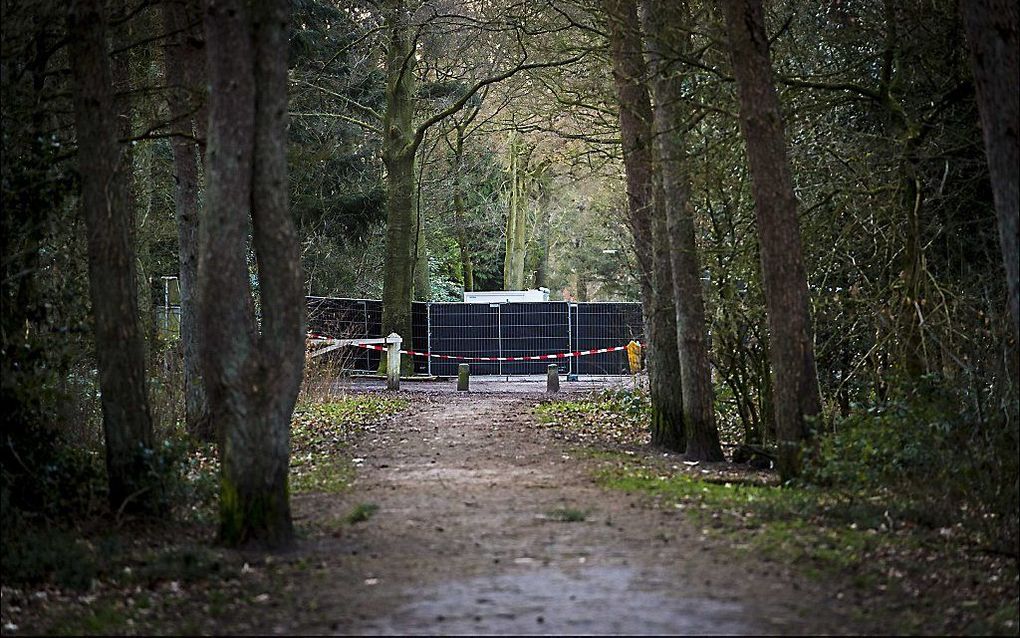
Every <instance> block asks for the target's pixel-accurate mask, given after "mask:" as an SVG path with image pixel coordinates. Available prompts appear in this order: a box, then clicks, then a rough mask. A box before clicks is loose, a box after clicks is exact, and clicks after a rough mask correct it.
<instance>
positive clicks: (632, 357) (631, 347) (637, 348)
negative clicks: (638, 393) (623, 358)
mask: <svg viewBox="0 0 1020 638" xmlns="http://www.w3.org/2000/svg"><path fill="white" fill-rule="evenodd" d="M627 362H628V363H630V373H631V374H637V373H638V372H641V344H640V343H638V342H637V341H631V342H630V343H628V344H627Z"/></svg>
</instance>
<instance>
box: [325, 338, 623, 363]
mask: <svg viewBox="0 0 1020 638" xmlns="http://www.w3.org/2000/svg"><path fill="white" fill-rule="evenodd" d="M308 338H309V339H322V340H323V341H330V340H331V339H330V338H329V337H324V336H322V335H317V334H309V335H308ZM351 345H353V346H357V347H359V348H366V349H368V350H385V349H386V346H385V345H383V344H378V343H352V344H351ZM626 349H627V346H614V347H612V348H594V349H592V350H575V351H574V352H556V353H553V354H536V355H531V356H525V357H465V356H460V355H455V354H436V353H433V352H419V351H417V350H401V351H400V354H409V355H412V356H418V357H432V358H433V359H452V360H455V361H543V360H546V359H570V358H572V357H583V356H586V355H589V354H605V353H607V352H619V351H620V350H626Z"/></svg>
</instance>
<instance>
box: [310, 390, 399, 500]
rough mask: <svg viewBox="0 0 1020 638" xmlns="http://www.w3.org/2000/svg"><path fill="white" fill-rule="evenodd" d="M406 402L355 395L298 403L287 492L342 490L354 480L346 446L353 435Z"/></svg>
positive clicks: (352, 440) (396, 410)
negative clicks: (317, 401)
mask: <svg viewBox="0 0 1020 638" xmlns="http://www.w3.org/2000/svg"><path fill="white" fill-rule="evenodd" d="M408 405H409V403H408V402H407V400H405V399H400V398H396V397H389V396H384V395H378V394H358V395H351V396H347V397H341V398H338V399H335V400H332V401H329V402H328V403H309V404H304V405H301V406H298V408H297V409H296V410H295V411H294V419H293V421H292V423H291V460H290V466H291V473H290V487H291V491H292V492H294V493H295V494H300V493H307V492H324V493H337V492H342V491H344V490H346V489H347V488H348V487H350V484H351V482H352V481H353V480H354V475H355V468H354V465H353V464H352V463H351V460H350V447H351V445H352V444H353V443H354V441H355V439H356V438H357V436H358V435H359V434H360V433H361V432H362V431H364V429H365V427H366V426H369V425H370V424H372V423H375V422H377V421H379V420H380V419H382V418H383V417H385V416H388V415H390V414H395V413H397V412H400V411H401V410H404V409H406V408H407V406H408Z"/></svg>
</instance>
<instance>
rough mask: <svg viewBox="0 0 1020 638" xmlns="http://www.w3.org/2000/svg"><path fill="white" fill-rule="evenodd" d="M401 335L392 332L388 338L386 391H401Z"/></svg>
mask: <svg viewBox="0 0 1020 638" xmlns="http://www.w3.org/2000/svg"><path fill="white" fill-rule="evenodd" d="M401 343H402V339H401V338H400V335H398V334H397V333H395V332H391V333H390V335H389V336H388V337H386V389H387V390H399V389H400V344H401Z"/></svg>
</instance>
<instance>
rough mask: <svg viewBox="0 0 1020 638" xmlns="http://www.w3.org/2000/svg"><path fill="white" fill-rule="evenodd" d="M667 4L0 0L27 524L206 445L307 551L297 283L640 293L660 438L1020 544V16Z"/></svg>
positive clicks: (158, 474)
mask: <svg viewBox="0 0 1020 638" xmlns="http://www.w3.org/2000/svg"><path fill="white" fill-rule="evenodd" d="M667 4H669V3H658V2H649V3H648V4H647V6H640V7H639V6H638V5H636V4H635V3H633V2H628V1H626V0H607V1H606V2H603V3H597V2H586V1H585V0H577V1H573V0H546V1H544V2H534V1H531V0H528V1H522V2H518V1H513V0H511V1H508V2H488V1H484V0H483V1H479V2H454V1H442V0H438V1H432V0H427V1H424V2H418V1H416V0H378V1H371V0H364V1H359V0H350V1H338V2H329V1H320V0H296V1H294V2H293V3H291V4H290V5H289V6H275V5H272V4H271V3H251V4H250V6H249V3H243V2H242V3H233V2H210V3H209V4H208V6H204V5H203V3H201V2H199V1H197V0H195V1H190V0H180V1H178V0H141V1H133V0H111V1H110V2H100V1H84V0H82V1H78V2H74V3H72V6H71V10H70V12H69V10H68V6H67V5H66V4H65V3H63V2H48V1H45V0H43V1H39V2H31V3H18V2H11V1H8V0H4V2H3V21H2V23H0V31H2V60H0V62H2V68H0V72H2V116H3V133H2V156H3V165H2V193H0V195H2V202H0V203H2V209H3V228H2V237H3V240H2V241H3V277H2V304H3V305H2V335H0V336H2V344H0V345H2V349H3V364H2V365H3V369H2V375H3V378H2V412H3V415H4V416H3V419H4V426H3V435H2V437H3V445H2V448H3V449H2V452H0V455H2V463H3V465H2V480H3V482H2V504H3V520H4V526H5V536H6V534H7V531H6V530H13V529H16V528H18V526H20V525H26V524H29V523H32V522H33V521H39V520H47V519H53V518H57V517H59V518H73V517H74V516H75V515H82V516H84V515H87V514H94V513H96V512H97V511H109V512H112V513H114V514H117V515H118V516H119V515H120V514H122V513H124V512H130V511H132V510H137V511H139V512H142V513H144V512H146V511H149V512H151V511H161V508H165V507H166V506H167V504H168V503H172V502H173V499H174V498H177V496H175V494H177V492H175V491H174V490H175V489H177V488H176V487H174V486H178V487H179V486H180V484H181V481H185V479H183V478H181V476H182V475H181V473H180V464H179V461H180V459H181V458H182V455H183V453H182V452H181V450H183V449H186V448H187V447H188V446H189V445H192V443H193V442H194V441H212V442H215V443H216V444H217V445H218V446H219V448H220V453H221V455H222V458H223V462H224V474H223V481H222V485H221V486H220V488H219V489H220V492H219V493H220V499H221V504H220V506H221V523H220V525H221V526H220V534H221V538H223V539H224V540H226V541H227V542H233V543H243V542H247V541H251V540H259V541H265V542H268V543H270V544H278V543H285V542H286V541H287V539H288V538H289V536H290V530H289V526H290V522H289V510H288V505H287V502H286V500H287V493H286V470H287V449H288V448H287V441H288V439H287V432H286V429H287V427H288V425H287V424H288V423H289V418H290V414H291V411H292V410H293V407H294V402H295V400H296V396H297V392H298V386H299V384H300V379H301V361H302V352H303V350H302V343H301V342H302V340H303V328H302V326H301V323H300V322H301V318H300V316H299V315H300V312H303V300H302V296H303V295H306V294H307V295H321V296H342V297H360V298H382V299H384V301H385V303H386V308H387V310H386V319H385V321H386V322H387V330H388V329H390V328H392V329H396V330H397V331H398V332H402V333H403V334H409V332H410V331H409V330H406V329H405V330H401V329H400V328H401V326H402V325H404V324H403V323H402V322H409V308H410V299H411V298H412V297H413V298H414V299H418V300H436V301H452V300H459V299H460V298H461V293H462V291H463V290H498V289H504V288H507V289H512V288H529V287H538V286H545V287H548V288H550V289H551V290H552V296H553V298H554V299H573V300H580V301H592V300H621V301H642V303H643V304H644V306H645V312H646V322H647V323H648V335H649V340H650V342H651V343H650V349H651V353H650V355H649V363H650V364H651V366H652V370H651V375H652V378H651V383H650V393H651V401H652V412H651V413H652V417H651V421H650V423H649V427H650V428H652V430H653V443H655V444H658V445H662V446H664V447H666V448H669V449H673V450H675V451H685V450H686V453H687V454H688V455H694V456H698V455H700V458H704V459H709V460H712V459H716V460H718V459H721V458H722V452H721V448H720V445H719V442H720V439H719V434H718V432H719V431H720V430H721V431H723V432H724V437H723V440H724V442H726V443H732V444H736V443H743V444H749V445H753V446H757V448H756V449H761V450H763V451H765V452H768V453H769V454H772V455H774V456H777V458H778V459H779V460H780V469H781V470H782V471H783V474H784V478H791V479H792V478H795V477H799V478H797V480H802V481H809V482H815V483H817V484H819V485H823V486H828V487H830V488H832V489H834V490H837V491H839V490H845V491H848V492H853V491H854V490H872V491H874V490H877V491H890V492H893V493H900V494H909V495H910V496H911V498H915V499H916V502H917V503H919V505H918V514H917V515H918V516H921V517H927V518H928V519H929V520H928V523H929V524H931V525H935V526H939V525H943V524H944V523H945V522H946V521H953V522H954V523H955V522H963V524H964V525H966V526H967V527H968V529H971V530H973V531H974V533H975V534H977V535H979V536H980V538H981V539H982V541H981V542H983V543H985V544H986V545H988V546H989V547H994V548H995V549H996V551H1000V552H1006V553H1007V554H1009V555H1012V556H1014V557H1015V555H1016V551H1017V526H1018V515H1020V513H1018V492H1020V482H1018V449H1020V448H1018V439H1020V437H1018V374H1020V372H1018V362H1017V316H1016V314H1015V313H1016V312H1017V309H1016V299H1017V292H1016V282H1015V279H1016V271H1015V268H1016V260H1017V253H1016V243H1017V239H1016V232H1017V226H1016V217H1017V211H1016V205H1017V200H1016V193H1017V168H1016V158H1017V151H1016V145H1017V121H1016V116H1017V107H1016V102H1017V98H1016V95H1017V88H1016V87H1017V66H1016V19H1017V9H1016V6H1015V4H1014V3H1010V2H995V1H989V2H977V1H969V0H968V1H964V2H955V1H951V0H934V1H924V2H921V1H911V0H885V1H884V2H878V1H874V2H871V1H869V2H853V1H845V0H832V1H826V2H807V1H803V0H788V1H787V0H778V1H775V2H770V3H768V5H767V7H765V10H764V13H763V14H761V13H756V11H760V5H758V4H757V3H755V2H738V1H736V0H734V1H731V2H727V3H723V4H724V5H725V6H726V11H723V10H721V9H720V8H719V7H718V6H717V5H716V3H711V2H695V1H692V2H686V3H678V6H675V7H674V6H671V5H670V6H666V5H667ZM235 5H236V6H235ZM756 16H757V17H756ZM965 18H966V21H965ZM756 20H760V23H758V24H757V26H762V27H764V31H763V32H758V31H756V30H755V27H756V22H755V21H756ZM763 34H767V39H763ZM742 38H743V39H742ZM985 45H987V47H986V48H987V50H984V49H982V46H985ZM996 47H998V48H996ZM995 56H999V57H995ZM1010 64H1011V65H1012V66H1011V67H1010V66H1009V65H1010ZM763 65H764V66H763ZM763 69H764V70H763ZM769 69H771V70H769ZM975 69H977V71H978V74H977V75H975ZM982 73H984V75H982ZM976 77H977V79H978V81H977V82H976V81H975V78H976ZM1002 78H1005V80H1003V79H1002ZM1003 82H1004V84H1003ZM1009 82H1012V84H1009ZM997 83H998V84H997ZM755 91H758V92H755ZM772 91H774V93H773V92H772ZM996 91H1000V92H998V93H996ZM773 94H774V95H775V96H777V98H778V102H777V103H776V105H777V107H778V112H779V113H781V119H780V118H778V117H775V113H770V112H768V111H767V107H768V105H769V104H770V102H769V99H771V98H769V97H768V96H769V95H773ZM990 96H991V97H990ZM995 96H999V97H995ZM1003 96H1005V97H1003ZM1010 96H1012V97H1010ZM982 100H985V102H984V103H983V102H982ZM996 100H999V101H998V102H997V101H996ZM754 109H761V111H760V112H755V111H754ZM982 109H984V111H985V112H981V111H982ZM1010 109H1011V110H1010ZM982 116H983V117H984V120H983V119H982ZM983 121H984V128H983V124H982V122H983ZM759 125H760V126H759ZM742 126H743V128H742ZM756 126H758V128H756ZM756 131H757V132H756ZM990 131H991V132H990ZM777 140H778V142H777ZM784 140H785V143H784ZM996 143H997V144H998V146H994V144H996ZM986 145H988V146H987V149H986ZM1003 146H1004V147H1005V150H1004V151H1001V152H999V151H995V148H1001V147H1003ZM996 152H999V155H996V154H995V153H996ZM1010 153H1012V155H1010ZM756 154H758V155H757V157H758V159H756ZM768 154H771V155H768ZM641 157H644V159H643V160H642V159H641ZM769 157H771V158H772V159H769ZM990 157H991V161H992V166H993V167H994V166H998V167H1000V168H1003V167H1004V168H1003V170H999V172H998V173H990V170H989V165H990V161H989V158H990ZM1010 157H1011V158H1012V160H1010ZM996 158H998V159H996ZM1003 158H1005V159H1003ZM749 160H750V161H749ZM642 161H643V162H644V164H640V162H642ZM1010 161H1012V166H1011V167H1010ZM756 162H757V163H756ZM996 162H998V163H997V164H996ZM642 166H643V168H642ZM752 169H753V170H752ZM642 170H643V171H644V172H643V173H642V172H641V171H642ZM770 170H772V171H773V172H772V173H768V172H767V171H770ZM997 170H998V169H997ZM755 171H762V172H760V173H759V174H758V176H757V177H755V178H754V179H752V176H753V173H754V172H755ZM992 176H994V177H995V181H993V180H992V178H991V177H992ZM755 179H756V180H757V182H755ZM784 180H787V181H788V186H789V188H788V189H786V190H784ZM1010 180H1011V185H1010ZM756 184H757V188H756ZM773 187H774V190H775V192H774V193H772V194H771V195H770V194H769V193H765V192H759V191H764V190H768V189H769V188H773ZM1010 188H1011V189H1012V190H1011V191H1010ZM1010 192H1011V193H1012V195H1010V194H1009V193H1010ZM642 193H643V195H642ZM642 197H643V198H644V199H642ZM770 197H772V198H773V199H768V198H770ZM1009 197H1012V199H1011V200H1010V199H1009ZM763 198H764V199H763ZM997 198H998V201H997ZM1003 198H1005V199H1003ZM770 201H771V202H772V203H773V204H775V202H779V203H778V204H775V205H774V206H773V208H774V209H775V211H778V212H777V213H776V214H779V213H783V214H785V217H783V221H782V224H780V222H778V221H775V220H776V219H779V218H778V217H769V216H768V214H769V213H768V212H767V211H769V210H773V209H772V208H768V206H767V204H768V202H770ZM997 205H998V210H999V215H1000V218H999V219H998V220H997ZM763 207H764V208H763ZM763 210H764V211H765V212H763ZM756 215H757V216H758V217H757V219H756ZM763 215H765V216H764V217H763ZM1010 215H1011V217H1010ZM1010 220H1012V221H1010ZM761 221H765V222H766V223H765V224H764V225H763V224H762V223H761ZM773 222H774V223H773ZM1010 223H1011V224H1012V226H1010V225H1009V224H1010ZM783 224H785V225H783ZM790 228H792V232H790V231H789V229H790ZM770 231H774V232H772V234H771V235H769V234H768V233H769V232H770ZM797 233H799V238H798V236H797ZM1000 233H1001V234H1002V237H1003V238H1004V239H1003V241H1002V242H1001V243H1000ZM1010 237H1012V243H1010V241H1009V238H1010ZM1010 246H1011V248H1010ZM801 250H802V258H799V259H797V260H796V262H797V263H794V262H793V261H791V262H790V263H789V264H787V265H783V266H780V267H778V270H777V271H776V272H779V273H780V274H781V276H782V278H783V279H782V281H780V280H778V279H777V280H775V281H776V282H778V283H774V284H768V282H765V281H764V279H765V277H763V267H762V264H763V257H764V256H763V253H767V252H769V251H771V253H770V254H774V255H777V257H776V259H786V258H787V257H789V256H791V255H794V256H797V257H800V255H797V253H800V252H801ZM1010 250H1012V253H1010V252H1009V251H1010ZM1004 251H1006V252H1005V253H1004ZM671 258H672V259H671ZM117 259H120V262H117V261H116V260H117ZM685 259H686V261H684V260H685ZM765 262H766V264H767V263H768V259H767V258H765ZM774 263H778V262H774ZM785 263H786V262H784V264H785ZM1004 264H1006V265H1007V266H1009V265H1010V264H1012V268H1014V270H1013V271H1012V275H1011V276H1012V277H1013V282H1012V286H1013V290H1012V292H1010V291H1009V286H1008V285H1007V272H1006V269H1005V268H1004ZM767 268H768V266H767V265H766V272H767ZM797 269H800V270H799V272H800V273H801V275H800V277H799V279H798V270H797ZM163 276H180V277H181V285H182V291H181V294H182V297H183V301H184V304H185V310H184V321H183V326H182V332H183V336H182V337H180V338H178V337H176V336H174V335H170V334H167V333H165V332H161V331H160V330H159V329H158V323H157V321H156V308H157V306H160V305H162V303H163V294H164V291H163V280H162V277H163ZM104 277H105V278H104ZM685 277H686V279H685ZM90 281H91V292H90ZM766 284H768V285H766ZM770 286H771V287H770ZM798 286H799V287H798ZM781 289H782V290H784V291H787V292H789V294H790V295H792V296H790V297H783V298H780V297H779V296H778V295H779V294H780V293H779V292H778V291H780V290H781ZM766 290H771V291H774V296H775V298H774V299H773V300H772V301H770V300H769V299H768V298H767V295H766ZM798 291H800V292H798ZM674 293H676V294H674ZM770 294H771V293H770ZM797 295H803V296H802V297H798V296H797ZM695 298H697V299H698V305H697V307H695V306H694V305H692V304H691V303H690V302H689V300H691V299H695ZM782 299H786V301H782ZM1010 303H1012V304H1013V308H1012V311H1011V309H1010ZM766 309H769V311H770V312H771V313H772V315H771V319H772V320H773V321H775V322H777V323H774V324H773V325H772V327H771V328H770V317H769V315H768V314H767V312H766ZM784 311H786V312H788V313H790V318H789V319H788V320H782V321H780V320H779V319H778V317H780V316H781V315H780V314H779V313H782V312H784ZM802 311H803V312H802ZM1011 312H1012V313H1013V314H1011ZM256 316H258V317H259V319H258V321H256V319H255V317H256ZM678 318H679V321H680V333H679V334H680V344H679V346H678V345H677V343H676V335H677V325H676V322H677V320H678ZM808 318H809V319H808ZM798 321H799V322H801V323H797V322H798ZM657 322H659V323H657ZM408 325H409V324H408ZM798 326H799V327H798ZM685 330H686V333H685V332H684V331H685ZM784 331H785V332H784ZM786 332H789V333H791V334H789V335H786ZM794 333H795V334H794ZM685 334H686V335H687V341H685V336H684V335H685ZM670 335H672V336H670ZM671 339H672V341H670V340H671ZM770 339H771V340H772V341H773V343H771V344H770ZM776 340H779V343H780V344H781V347H780V346H777V345H776ZM789 340H793V341H789ZM685 343H687V345H686V346H685V345H684V344H685ZM789 343H797V344H799V345H797V346H796V348H799V349H791V347H788V346H787V345H786V344H789ZM670 344H671V345H670ZM691 344H694V345H691ZM699 344H700V345H699ZM770 345H771V347H772V353H771V356H770ZM685 348H687V349H686V350H685ZM692 348H693V349H692ZM699 348H700V349H699ZM678 352H679V354H678ZM668 353H672V354H671V355H670V356H669V357H667V358H669V359H670V360H669V361H667V360H665V359H662V358H661V357H665V356H666V354H668ZM798 353H799V354H798ZM784 356H785V357H786V358H787V359H789V358H790V357H793V358H794V359H796V360H795V361H794V362H793V363H792V364H791V363H790V362H789V361H787V362H785V363H783V362H782V361H781V360H782V359H783V357H784ZM685 357H686V358H685ZM809 359H810V360H811V361H810V362H809V361H808V360H809ZM808 363H810V366H808V365H807V364H808ZM709 366H710V368H709ZM784 366H785V367H784ZM791 366H792V367H791ZM798 366H799V367H798ZM794 368H796V369H794ZM783 375H787V376H783ZM790 375H792V376H790ZM815 375H816V376H817V383H816V379H815ZM681 378H682V379H684V380H685V381H687V380H690V382H691V383H690V387H688V386H687V385H684V387H683V391H682V392H681V391H680V387H681ZM790 379H793V381H789V380H790ZM695 381H696V382H697V383H695ZM107 383H109V384H110V385H109V386H107V385H106V384H107ZM101 387H102V392H100V388H101ZM116 388H119V389H116ZM805 388H806V389H805ZM812 393H814V394H817V397H816V398H815V399H811V396H809V395H812ZM270 395H271V396H270ZM805 396H807V397H808V398H807V399H805V398H804V397H805ZM131 397H133V398H131ZM125 398H126V399H125ZM681 399H682V401H681ZM671 400H672V401H673V403H671ZM812 401H813V402H814V407H812V405H811V404H812ZM798 402H799V403H798ZM794 404H796V405H794ZM239 406H248V407H247V408H244V409H242V408H240V407H239ZM685 410H686V411H685ZM241 413H244V414H248V415H253V414H255V415H259V416H258V418H247V419H242V418H240V417H239V414H241ZM777 423H778V424H779V425H778V430H777ZM694 424H697V425H694ZM253 433H254V434H253ZM699 437H700V438H699ZM787 444H790V445H794V446H800V447H798V448H797V451H796V454H794V455H793V456H790V454H792V453H789V452H788V450H787V449H786V448H785V447H784V445H787ZM777 450H778V451H777ZM104 452H105V456H104ZM802 455H803V459H802ZM104 459H105V463H106V466H105V470H104V468H103V463H104ZM252 459H266V460H265V462H264V463H265V465H264V466H263V465H261V464H259V465H255V464H252V463H251V461H252ZM802 460H803V462H804V463H805V464H806V465H805V467H804V468H802V467H801V463H802ZM260 463H261V462H260ZM118 464H119V465H118ZM265 476H272V477H275V479H274V481H273V482H274V485H273V486H272V487H270V488H265V486H264V485H262V483H259V481H263V482H264V477H265ZM253 477H257V479H258V480H256V479H255V478H253ZM249 483H250V484H249ZM256 483H258V485H256ZM96 493H101V494H106V495H107V496H108V498H107V499H106V500H107V504H106V505H102V504H99V505H97V502H96V500H95V494H96ZM101 500H102V499H101ZM104 508H108V509H107V510H104ZM231 508H234V509H231ZM252 517H256V518H258V517H261V518H259V520H257V521H255V522H254V523H252V521H251V519H252ZM5 560H7V559H6V558H5Z"/></svg>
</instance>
